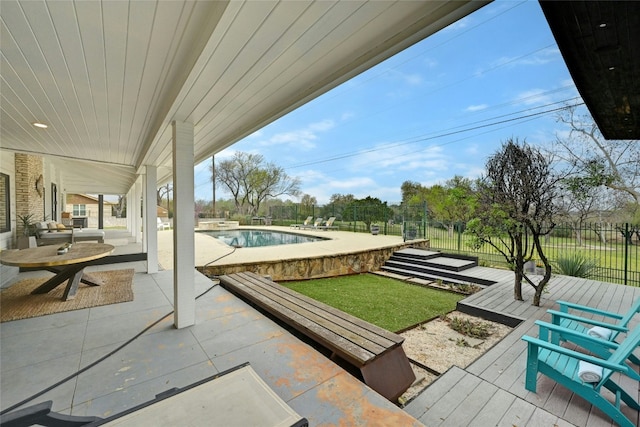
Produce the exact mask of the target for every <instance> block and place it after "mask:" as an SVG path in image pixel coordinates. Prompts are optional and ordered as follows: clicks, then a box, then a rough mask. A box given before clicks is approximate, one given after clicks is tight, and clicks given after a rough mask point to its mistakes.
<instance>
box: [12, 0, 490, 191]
mask: <svg viewBox="0 0 640 427" xmlns="http://www.w3.org/2000/svg"><path fill="white" fill-rule="evenodd" d="M484 4H486V2H465V1H423V2H417V1H375V2H368V1H338V2H328V1H326V2H324V1H323V2H311V1H298V2H278V1H260V2H242V1H229V2H224V1H138V0H136V1H119V0H103V1H97V0H95V1H78V2H74V1H68V0H55V1H46V0H44V1H43V0H40V1H30V0H25V1H17V0H2V5H1V7H0V41H1V55H0V77H1V79H0V85H1V86H0V97H1V98H0V114H1V115H0V135H1V143H0V147H1V148H2V150H3V152H14V151H15V152H24V153H31V154H38V155H43V156H45V158H46V159H47V160H48V162H50V164H51V165H52V168H53V169H52V170H54V171H55V173H56V174H58V177H59V178H58V179H59V181H60V182H62V188H61V189H62V191H65V192H70V193H103V194H122V193H125V192H126V191H128V189H129V188H130V186H131V185H132V183H133V182H134V180H135V179H136V176H137V174H139V173H143V171H144V168H143V166H144V165H154V166H157V167H158V168H159V169H158V173H159V178H160V180H161V181H165V180H168V179H170V176H171V122H172V121H173V120H178V121H187V122H191V123H193V124H194V129H195V159H194V164H195V163H197V162H199V161H202V160H204V159H206V158H207V157H209V156H211V155H212V154H215V153H217V152H219V151H220V150H222V149H224V148H226V147H228V146H229V145H231V144H233V143H234V142H236V141H238V140H239V139H241V138H243V137H245V136H247V135H249V134H251V133H252V132H254V131H256V130H258V129H260V128H261V127H263V126H265V125H266V124H268V123H270V122H272V121H273V120H275V119H277V118H279V117H281V116H282V115H284V114H286V113H287V112H289V111H291V110H293V109H295V108H296V107H298V106H300V105H302V104H304V103H305V102H308V101H309V100H311V99H313V98H314V97H317V96H319V95H320V94H322V93H324V92H326V91H328V90H329V89H331V88H333V87H335V86H337V85H338V84H340V83H342V82H344V81H346V80H348V79H349V78H351V77H353V76H355V75H356V74H358V73H360V72H362V71H364V70H366V69H367V68H370V67H371V66H373V65H375V64H377V63H379V62H381V61H382V60H384V59H386V58H388V57H390V56H392V55H393V54H395V53H397V52H399V51H401V50H403V49H405V48H406V47H408V46H410V45H412V44H414V43H416V42H417V41H419V40H421V39H423V38H425V37H427V36H429V35H430V34H433V33H434V32H436V31H438V30H439V29H441V28H443V27H445V26H447V25H448V24H450V23H452V22H455V21H456V20H458V19H460V18H462V17H464V16H466V15H467V14H469V13H471V12H473V11H474V10H476V9H478V8H480V7H482V6H483V5H484ZM34 122H41V123H45V124H47V125H48V128H47V129H39V128H36V127H34V126H33V123H34Z"/></svg>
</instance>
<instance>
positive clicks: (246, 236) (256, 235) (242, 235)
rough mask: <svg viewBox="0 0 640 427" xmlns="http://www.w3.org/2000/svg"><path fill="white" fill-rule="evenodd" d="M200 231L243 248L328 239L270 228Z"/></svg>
mask: <svg viewBox="0 0 640 427" xmlns="http://www.w3.org/2000/svg"><path fill="white" fill-rule="evenodd" d="M198 233H204V234H208V235H210V236H213V237H215V238H216V239H219V240H222V241H223V242H224V243H226V244H227V245H229V246H236V247H243V248H261V247H264V246H276V245H291V244H295V243H308V242H317V241H319V240H326V239H324V238H322V237H314V236H304V235H302V234H295V233H286V232H283V231H270V230H250V229H242V230H241V229H236V230H215V231H199V232H198Z"/></svg>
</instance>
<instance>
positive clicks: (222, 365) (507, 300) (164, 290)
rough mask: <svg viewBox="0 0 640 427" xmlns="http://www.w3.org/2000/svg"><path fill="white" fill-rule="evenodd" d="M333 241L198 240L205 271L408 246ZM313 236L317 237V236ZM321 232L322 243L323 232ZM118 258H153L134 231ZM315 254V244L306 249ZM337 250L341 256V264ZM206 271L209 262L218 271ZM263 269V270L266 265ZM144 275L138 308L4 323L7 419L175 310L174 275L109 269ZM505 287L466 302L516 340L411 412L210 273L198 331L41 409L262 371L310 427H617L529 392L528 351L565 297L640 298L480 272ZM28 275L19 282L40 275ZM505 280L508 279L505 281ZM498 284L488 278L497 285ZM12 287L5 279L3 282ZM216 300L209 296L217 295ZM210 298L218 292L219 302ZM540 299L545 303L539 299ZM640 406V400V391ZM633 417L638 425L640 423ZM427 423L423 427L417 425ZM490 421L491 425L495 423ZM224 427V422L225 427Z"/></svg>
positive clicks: (570, 281)
mask: <svg viewBox="0 0 640 427" xmlns="http://www.w3.org/2000/svg"><path fill="white" fill-rule="evenodd" d="M312 233H318V234H319V235H322V236H325V237H332V239H333V244H334V246H333V248H332V242H331V241H327V242H316V243H309V244H307V243H305V244H298V245H288V246H280V247H270V248H241V249H238V250H236V251H232V250H231V248H229V247H227V246H225V245H218V244H216V242H214V241H212V239H211V238H210V237H209V236H205V235H199V234H196V242H195V244H196V254H198V256H199V258H198V260H199V261H197V262H198V263H200V264H199V265H203V264H205V263H206V262H210V261H211V260H214V259H217V258H219V257H220V256H223V255H225V254H230V255H228V256H226V257H225V258H222V259H220V260H219V261H216V262H219V263H224V262H228V263H230V264H233V263H237V262H238V260H243V261H251V260H253V261H259V260H269V259H274V258H273V257H276V258H275V259H277V258H278V257H281V258H285V257H287V258H290V257H295V256H298V257H304V256H314V255H319V254H323V253H327V252H329V253H337V252H339V251H357V250H362V248H367V247H368V248H379V247H384V246H386V245H390V246H394V245H397V244H398V243H400V242H401V241H402V240H401V238H400V237H398V236H371V235H369V234H364V233H349V232H338V231H330V232H324V231H315V232H312ZM305 234H307V233H306V232H305ZM309 234H311V233H309ZM158 237H159V243H160V252H161V253H163V254H164V255H162V256H160V259H159V263H160V264H161V266H162V267H164V268H165V269H166V268H171V265H172V264H171V263H172V258H171V256H170V255H168V254H170V253H171V249H170V248H167V246H170V245H171V239H172V233H171V232H170V231H164V232H159V236H158ZM107 243H113V244H115V245H116V251H115V253H116V254H126V253H135V252H140V247H141V245H140V244H139V243H135V242H133V239H132V238H131V237H127V236H126V235H125V234H124V233H123V232H116V231H108V232H107ZM302 245H306V246H304V247H303V246H302ZM331 250H333V251H334V252H330V251H331ZM204 260H206V261H204ZM253 261H251V262H253ZM121 268H135V269H136V271H137V273H136V274H135V276H134V284H133V288H134V293H135V298H134V300H133V301H131V302H127V303H122V304H114V305H109V306H103V307H96V308H90V309H84V310H78V311H73V312H67V313H60V314H54V315H49V316H43V317H39V318H34V319H25V320H19V321H13V322H8V323H1V324H0V408H1V409H2V410H5V409H6V408H8V407H10V406H12V405H14V404H15V403H16V402H20V401H22V400H23V399H25V398H27V397H29V396H32V395H33V394H35V393H37V392H39V391H41V390H43V389H45V388H47V387H49V386H50V385H52V384H55V383H57V382H58V381H60V380H61V379H63V378H65V377H67V376H70V375H72V374H73V373H75V372H77V371H78V370H80V369H82V368H83V367H86V366H88V365H89V364H91V363H92V362H94V361H96V360H98V359H100V358H101V357H103V356H104V355H107V354H109V353H110V352H112V351H113V350H114V349H116V348H117V347H119V346H120V345H122V344H123V343H125V342H126V341H127V340H129V339H130V338H132V337H134V336H136V334H138V333H139V332H140V331H142V330H143V329H144V328H146V327H148V326H149V325H152V324H153V323H154V322H155V321H157V320H158V319H160V318H162V317H163V316H165V315H166V314H168V313H170V312H171V311H172V302H173V271H172V270H162V271H160V272H159V273H157V274H146V273H144V271H146V269H145V263H144V262H135V263H123V264H115V265H104V266H95V267H91V269H96V270H101V269H121ZM475 269H477V270H478V271H479V273H478V274H481V275H482V276H487V275H491V277H494V276H495V277H494V279H495V280H497V281H498V283H497V284H496V285H493V286H491V287H489V288H487V289H485V290H484V291H482V292H480V293H477V294H475V295H473V296H471V297H468V298H466V299H464V300H462V301H461V303H464V304H466V305H468V306H469V307H470V308H472V309H474V310H475V309H478V310H489V311H495V312H499V313H502V314H505V315H510V316H513V317H517V318H520V319H521V320H522V323H521V325H520V326H519V327H517V328H516V329H515V330H514V332H512V333H511V334H509V335H508V336H507V337H506V338H505V339H503V340H502V341H501V342H500V343H498V344H497V345H496V346H494V347H493V348H492V349H491V350H490V351H488V352H487V353H486V354H485V355H483V356H482V357H481V358H479V359H478V360H476V361H475V362H474V363H473V364H472V365H470V366H469V367H468V368H466V369H460V368H452V369H451V370H449V371H447V373H445V374H444V375H442V376H441V377H440V379H438V380H437V381H436V382H434V383H433V384H432V385H431V386H430V387H428V388H427V389H426V390H425V391H423V392H422V393H421V394H420V395H419V396H418V397H417V398H416V399H414V400H413V401H412V402H410V403H409V404H408V405H407V406H406V408H404V410H403V409H400V408H398V407H397V406H396V405H394V404H392V403H391V402H389V401H387V400H385V399H384V398H382V397H381V396H380V395H378V394H377V393H375V392H374V391H372V390H371V389H369V388H368V387H367V386H366V385H364V384H363V383H362V382H360V381H359V380H357V379H356V378H354V377H353V376H352V375H351V374H349V373H348V372H346V371H345V370H343V369H342V368H341V367H339V366H338V365H336V364H335V363H333V362H332V361H331V360H329V359H328V358H327V357H326V356H325V355H323V354H322V353H321V352H319V351H317V350H316V349H314V348H313V347H311V346H310V345H307V344H306V343H305V342H303V341H302V340H300V339H298V338H297V337H296V336H295V335H293V334H292V333H290V332H289V331H287V330H286V329H285V328H283V327H281V326H280V325H279V324H277V323H275V322H274V321H272V320H270V319H269V318H267V317H265V316H264V315H262V314H261V313H260V312H259V311H257V310H256V309H254V308H253V307H251V306H249V305H248V304H246V303H244V302H243V301H242V300H240V299H239V298H237V297H236V296H234V295H232V294H230V293H229V292H227V291H226V290H225V289H223V288H222V287H221V286H216V284H215V282H213V281H211V280H210V279H209V278H207V277H205V276H203V275H201V274H199V273H198V272H196V277H195V283H194V284H195V287H196V295H200V294H202V293H204V295H203V296H202V297H200V298H198V300H197V302H196V324H195V325H194V326H192V327H189V328H185V329H181V330H177V329H175V328H174V327H173V318H172V316H169V317H167V318H165V319H164V320H162V321H161V322H160V323H158V324H157V325H155V326H153V327H152V328H151V329H150V330H149V331H148V332H146V333H145V334H143V335H141V336H140V337H139V338H137V339H135V340H134V341H133V342H131V343H130V344H129V345H127V346H126V347H125V348H123V349H122V350H121V351H119V352H117V353H115V354H114V355H112V356H110V357H109V358H107V359H106V360H105V361H104V362H101V363H99V364H98V365H96V366H95V367H92V368H91V369H89V370H87V371H86V372H84V373H82V374H80V375H79V376H77V377H72V378H71V379H70V380H69V381H68V382H66V383H64V384H62V385H60V386H59V387H57V388H55V389H53V390H51V391H48V392H46V393H45V394H43V395H42V396H39V397H38V398H36V399H34V400H33V401H32V402H31V404H33V403H38V402H42V401H45V400H53V402H54V407H53V410H55V411H59V412H62V413H66V414H74V415H95V416H100V417H106V416H109V415H112V414H114V413H119V412H121V411H123V410H125V409H127V408H131V407H133V406H135V405H137V404H139V403H142V402H145V401H148V400H150V399H153V398H154V396H155V395H156V394H158V393H161V392H163V391H166V390H168V389H171V388H173V387H184V386H187V385H189V384H192V383H194V382H196V381H198V380H201V379H204V378H207V377H209V376H211V375H214V374H216V373H218V372H221V371H225V370H227V369H229V368H231V367H234V366H237V365H240V364H242V363H244V362H249V363H250V364H251V366H252V367H253V369H254V370H255V371H256V372H257V373H258V375H259V376H260V377H261V378H262V379H263V380H264V381H265V382H266V383H267V384H268V386H269V387H271V388H272V389H273V390H274V392H275V393H276V394H277V395H278V396H280V398H281V399H283V400H284V401H285V402H286V403H287V404H288V405H289V406H290V407H291V408H292V409H293V410H295V411H296V412H297V413H298V414H300V416H302V417H305V418H307V419H308V420H309V423H310V425H324V426H333V425H336V426H414V425H423V424H421V423H424V425H428V426H431V425H441V426H460V425H469V426H476V425H478V426H484V425H501V426H502V425H504V426H513V425H518V426H519V427H523V426H533V425H536V426H537V425H541V426H542V425H549V426H551V425H563V426H567V427H569V426H607V427H610V426H611V425H612V422H611V420H609V419H608V418H607V417H604V416H603V415H602V414H600V413H599V412H598V411H597V410H596V409H595V408H592V407H591V406H590V405H585V404H584V402H581V400H580V399H575V398H574V397H573V395H572V394H571V393H567V392H566V390H563V389H562V387H559V386H557V385H555V384H554V383H552V382H550V381H545V380H544V379H540V382H541V384H543V385H544V387H543V388H542V391H541V392H540V393H538V394H534V393H530V392H527V391H526V390H525V389H524V386H523V381H524V380H523V370H524V367H525V364H526V346H525V345H524V343H523V341H522V340H521V339H520V338H521V336H522V335H523V334H529V335H534V336H535V334H536V333H537V331H536V329H535V327H534V321H535V320H536V319H545V320H548V319H546V317H545V310H546V309H548V308H553V307H554V302H555V301H556V300H557V299H566V300H569V301H574V302H577V303H581V304H588V305H593V306H599V307H601V308H603V309H610V310H613V311H618V312H619V311H624V310H625V309H626V307H628V305H629V304H630V302H631V301H633V300H635V299H636V298H640V289H639V288H632V287H624V286H620V285H613V284H607V283H601V282H594V281H590V280H585V279H575V278H569V277H566V276H558V277H557V278H555V279H554V281H553V283H552V286H551V288H550V292H549V293H548V294H545V296H544V298H543V300H544V301H543V304H542V307H533V306H531V304H530V303H526V302H525V303H522V302H518V301H514V300H513V298H512V276H509V275H507V276H508V277H507V276H505V272H504V271H502V270H496V269H489V268H484V267H475ZM38 274H41V275H46V274H50V273H46V272H28V273H20V274H19V275H18V277H16V278H14V279H12V282H14V281H16V280H21V279H22V278H26V277H28V276H29V275H38ZM503 276H504V277H503ZM487 277H488V276H487ZM3 281H4V279H3ZM207 290H209V292H206V291H207ZM205 292H206V293H205ZM525 293H527V299H530V298H531V295H529V294H530V293H531V292H530V290H529V289H528V288H527V290H526V291H525ZM628 386H630V387H631V389H633V387H636V388H637V387H638V384H637V382H635V383H632V384H628ZM637 393H639V394H638V396H639V397H640V390H637ZM630 416H635V417H636V419H637V417H638V416H640V415H638V414H637V412H636V413H633V412H632V413H631V414H630ZM414 417H415V418H414ZM488 420H491V421H488ZM486 422H488V423H489V424H487V423H486ZM639 422H640V419H639ZM211 424H212V425H215V420H212V422H211Z"/></svg>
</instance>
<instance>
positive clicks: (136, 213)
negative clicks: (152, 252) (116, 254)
mask: <svg viewBox="0 0 640 427" xmlns="http://www.w3.org/2000/svg"><path fill="white" fill-rule="evenodd" d="M140 181H141V177H140V176H138V179H137V180H136V182H135V184H134V185H133V206H132V208H133V209H132V211H133V212H132V213H133V218H132V220H133V232H134V234H133V236H134V237H135V239H136V240H135V241H136V243H142V231H141V230H142V219H141V218H140V217H141V215H142V207H141V206H140V201H141V200H142V183H141V182H140Z"/></svg>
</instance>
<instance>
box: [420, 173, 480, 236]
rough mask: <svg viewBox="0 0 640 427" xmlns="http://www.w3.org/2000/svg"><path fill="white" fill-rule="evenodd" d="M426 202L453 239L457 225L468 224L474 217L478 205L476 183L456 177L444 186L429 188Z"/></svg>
mask: <svg viewBox="0 0 640 427" xmlns="http://www.w3.org/2000/svg"><path fill="white" fill-rule="evenodd" d="M426 200H427V207H428V209H429V212H430V214H431V215H432V217H433V218H434V219H436V220H438V221H440V222H441V223H442V224H443V225H444V226H446V227H447V229H448V230H449V237H453V232H454V229H455V227H456V225H460V224H466V222H467V221H469V220H470V219H471V218H472V217H473V214H474V210H475V206H476V204H477V195H476V189H475V183H474V182H473V181H472V180H470V179H469V178H464V177H461V176H458V175H456V176H454V177H453V178H452V179H450V180H448V181H447V182H445V184H444V185H438V184H437V185H434V186H432V187H431V188H429V189H428V192H427V197H426Z"/></svg>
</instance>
